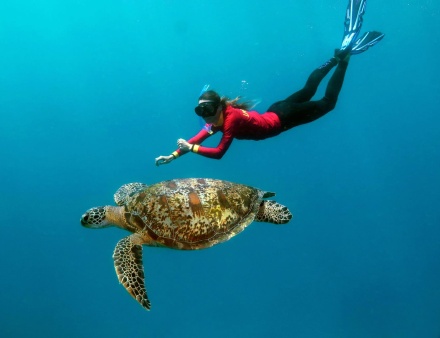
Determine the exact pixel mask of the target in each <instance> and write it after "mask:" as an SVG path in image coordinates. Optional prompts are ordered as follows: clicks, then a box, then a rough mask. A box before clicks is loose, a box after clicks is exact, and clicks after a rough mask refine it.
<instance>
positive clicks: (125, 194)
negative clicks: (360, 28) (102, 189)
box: [113, 182, 148, 205]
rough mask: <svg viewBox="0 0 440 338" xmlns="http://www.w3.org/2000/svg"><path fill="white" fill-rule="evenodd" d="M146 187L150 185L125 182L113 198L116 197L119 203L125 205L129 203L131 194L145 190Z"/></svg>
mask: <svg viewBox="0 0 440 338" xmlns="http://www.w3.org/2000/svg"><path fill="white" fill-rule="evenodd" d="M146 187H148V186H147V185H146V184H143V183H138V182H136V183H128V184H124V185H123V186H122V187H120V188H119V189H118V191H116V192H115V194H114V195H113V198H114V199H115V202H116V204H117V205H125V204H126V203H127V199H128V198H129V197H130V196H131V195H133V194H135V193H137V192H139V191H142V190H144V189H145V188H146Z"/></svg>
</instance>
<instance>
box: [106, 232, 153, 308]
mask: <svg viewBox="0 0 440 338" xmlns="http://www.w3.org/2000/svg"><path fill="white" fill-rule="evenodd" d="M136 239H137V234H133V235H130V236H127V237H125V238H123V239H121V240H120V241H119V242H118V244H117V245H116V248H115V251H114V253H113V260H114V263H115V270H116V274H117V275H118V279H119V282H120V283H121V284H122V285H124V287H125V289H126V290H127V291H128V293H129V294H130V295H132V296H133V298H134V299H136V300H137V301H138V302H139V303H140V304H141V305H142V307H143V308H145V309H146V310H150V308H151V303H150V301H149V300H148V296H147V291H146V290H145V276H144V267H143V265H142V245H140V244H138V243H137V242H138V241H137V240H136Z"/></svg>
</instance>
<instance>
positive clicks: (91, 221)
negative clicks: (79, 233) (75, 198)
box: [81, 207, 111, 229]
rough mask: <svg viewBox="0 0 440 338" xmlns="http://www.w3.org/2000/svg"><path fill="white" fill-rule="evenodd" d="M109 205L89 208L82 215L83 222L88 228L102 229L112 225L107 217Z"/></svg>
mask: <svg viewBox="0 0 440 338" xmlns="http://www.w3.org/2000/svg"><path fill="white" fill-rule="evenodd" d="M106 214H107V207H95V208H92V209H89V210H87V211H86V212H85V214H84V215H82V216H81V224H82V225H83V226H85V227H86V228H91V229H101V228H105V227H108V226H110V224H111V223H110V222H109V221H108V220H107V219H106Z"/></svg>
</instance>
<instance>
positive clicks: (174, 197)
mask: <svg viewBox="0 0 440 338" xmlns="http://www.w3.org/2000/svg"><path fill="white" fill-rule="evenodd" d="M121 189H122V188H121ZM264 196H266V192H264V191H262V190H259V189H256V188H253V187H250V186H246V185H242V184H236V183H231V182H227V181H222V180H215V179H206V178H204V179H202V178H188V179H174V180H170V181H164V182H160V183H157V184H154V185H151V186H144V185H141V186H139V187H138V188H137V190H135V191H134V192H131V194H130V195H128V196H125V200H124V205H125V208H126V214H125V215H126V220H127V222H128V223H130V225H131V226H132V227H133V229H129V230H132V231H134V232H148V235H149V236H150V237H151V238H152V239H153V240H155V241H156V243H157V244H158V245H163V246H166V247H170V248H176V249H191V250H193V249H202V248H206V247H210V246H213V245H215V244H217V243H220V242H223V241H226V240H228V239H229V238H231V237H233V236H235V235H236V234H238V233H240V232H241V231H243V230H244V228H245V227H246V226H247V225H249V224H250V223H251V222H252V221H253V220H254V218H255V215H256V213H257V212H258V209H259V206H260V203H261V200H262V198H263V197H264Z"/></svg>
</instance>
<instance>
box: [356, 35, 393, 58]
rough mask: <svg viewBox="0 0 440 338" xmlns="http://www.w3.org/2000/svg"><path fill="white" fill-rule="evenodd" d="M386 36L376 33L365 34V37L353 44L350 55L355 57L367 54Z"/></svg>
mask: <svg viewBox="0 0 440 338" xmlns="http://www.w3.org/2000/svg"><path fill="white" fill-rule="evenodd" d="M384 36H385V34H383V33H381V32H376V31H372V32H366V33H364V35H362V37H360V38H359V39H358V40H356V42H355V43H354V44H353V47H352V48H351V51H350V54H352V55H353V54H360V53H363V52H365V51H366V50H367V49H368V48H370V47H373V46H374V45H375V44H376V43H378V42H379V41H380V40H382V39H383V37H384Z"/></svg>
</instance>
